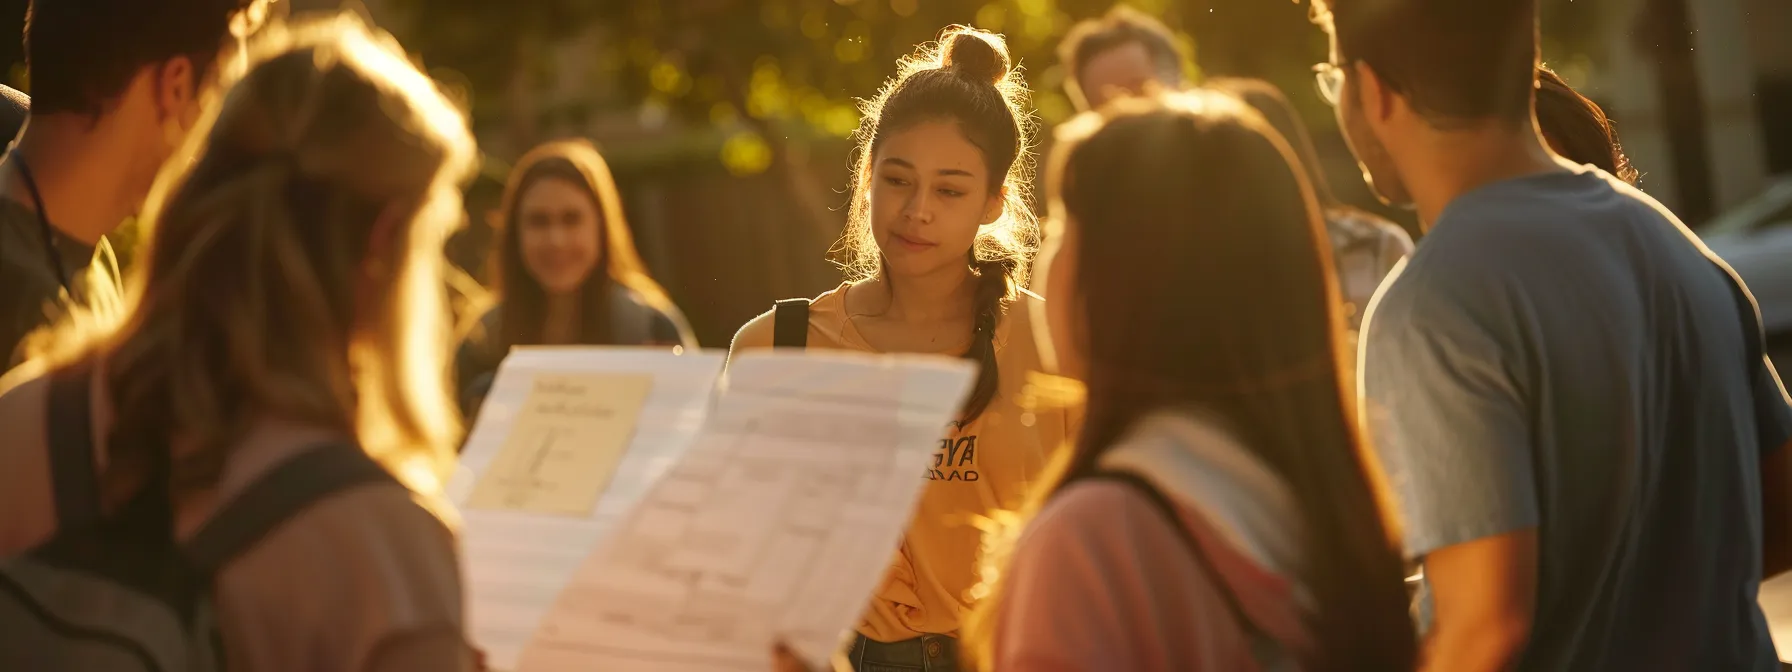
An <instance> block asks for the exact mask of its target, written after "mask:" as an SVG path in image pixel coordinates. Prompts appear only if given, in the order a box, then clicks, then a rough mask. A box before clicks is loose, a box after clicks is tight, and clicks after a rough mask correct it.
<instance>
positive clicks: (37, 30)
mask: <svg viewBox="0 0 1792 672" xmlns="http://www.w3.org/2000/svg"><path fill="white" fill-rule="evenodd" d="M269 1H270V0H155V1H153V2H146V1H144V0H32V2H31V5H30V8H29V10H28V11H27V14H26V18H25V60H26V66H27V67H28V68H29V70H30V76H31V106H32V113H33V124H32V126H33V127H34V128H36V127H49V126H61V127H64V128H57V129H51V128H45V133H46V134H53V135H56V136H59V137H61V138H67V137H70V136H75V137H83V136H84V137H89V138H93V139H94V140H95V142H96V143H97V144H103V145H104V147H105V148H106V149H107V150H108V151H110V152H111V159H112V161H114V162H117V163H122V164H125V166H124V169H125V171H126V172H128V173H129V178H130V179H129V181H130V182H132V184H131V185H130V190H131V191H132V192H133V194H134V195H135V196H136V198H137V199H138V200H141V198H142V196H143V195H145V194H147V193H148V191H149V186H150V183H151V182H153V181H154V178H155V174H156V171H157V170H159V169H160V167H161V165H162V163H163V162H164V161H165V160H166V159H167V158H168V157H169V156H171V155H172V154H173V153H174V151H175V149H176V148H177V147H178V146H179V145H180V144H181V143H182V142H183V141H184V140H185V138H186V135H187V132H188V131H189V130H191V129H192V128H193V127H194V125H195V124H196V122H197V121H198V118H199V113H200V109H201V107H202V106H203V102H204V100H205V99H206V97H207V96H208V95H209V94H211V93H213V92H214V91H215V88H216V85H217V83H218V81H219V78H220V72H221V71H222V70H224V69H225V68H224V66H225V65H226V63H225V62H224V59H225V58H227V57H231V55H232V54H238V53H240V47H241V41H242V38H243V36H244V35H245V34H246V33H247V32H248V30H249V28H250V27H251V25H252V23H253V20H258V19H259V16H260V15H261V14H263V13H265V10H266V7H267V6H268V3H269ZM81 129H84V130H85V131H86V132H85V133H84V134H83V133H75V132H71V130H81ZM30 133H32V131H29V130H28V131H27V134H30ZM27 148H28V152H30V151H41V152H51V153H55V152H59V151H60V150H59V149H58V148H56V147H46V148H36V147H32V146H31V143H27ZM71 149H72V148H71Z"/></svg>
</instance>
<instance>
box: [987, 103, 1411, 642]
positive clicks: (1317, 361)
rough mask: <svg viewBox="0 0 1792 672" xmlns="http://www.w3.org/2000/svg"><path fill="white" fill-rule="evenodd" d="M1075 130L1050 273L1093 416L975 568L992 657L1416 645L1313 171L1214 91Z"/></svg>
mask: <svg viewBox="0 0 1792 672" xmlns="http://www.w3.org/2000/svg"><path fill="white" fill-rule="evenodd" d="M1066 132H1067V137H1062V138H1060V142H1061V143H1062V144H1060V146H1059V148H1058V150H1057V151H1058V152H1060V153H1062V154H1061V157H1062V158H1061V160H1057V159H1055V160H1054V161H1053V165H1054V166H1061V167H1059V168H1057V169H1056V170H1057V172H1055V173H1054V174H1053V175H1051V176H1049V177H1048V180H1049V185H1050V188H1051V189H1052V192H1053V193H1052V194H1051V196H1052V197H1053V200H1054V203H1061V204H1062V208H1063V209H1062V211H1060V212H1057V213H1054V216H1053V218H1052V226H1053V227H1055V228H1054V230H1053V231H1051V232H1050V234H1049V235H1048V236H1047V237H1046V248H1047V249H1046V253H1045V255H1043V257H1042V259H1043V261H1042V263H1043V265H1044V268H1043V270H1042V271H1041V272H1042V274H1043V275H1042V277H1041V282H1042V283H1043V285H1044V288H1045V290H1046V292H1047V294H1048V296H1049V297H1050V298H1049V300H1048V302H1047V303H1046V314H1047V315H1048V316H1049V318H1050V319H1049V320H1048V322H1049V324H1050V329H1049V330H1048V331H1047V334H1048V335H1049V341H1050V347H1049V348H1047V349H1048V350H1050V351H1052V352H1054V353H1055V354H1056V357H1055V359H1056V362H1057V367H1058V372H1059V373H1062V374H1064V375H1068V376H1071V377H1074V378H1077V379H1080V380H1084V381H1086V383H1087V390H1088V393H1087V400H1086V403H1087V409H1086V416H1085V417H1086V420H1085V425H1084V427H1083V432H1082V434H1081V435H1080V436H1079V437H1078V439H1077V440H1076V444H1075V448H1074V449H1073V450H1072V451H1069V452H1067V453H1063V454H1060V456H1059V462H1058V470H1057V471H1056V472H1055V473H1052V474H1050V475H1048V476H1047V477H1045V478H1044V479H1042V480H1043V483H1042V486H1043V487H1042V488H1041V490H1040V491H1039V493H1038V495H1037V498H1036V500H1035V502H1034V509H1033V510H1034V512H1035V513H1034V514H1033V515H1032V517H1031V520H1030V521H1029V522H1028V523H1027V526H1026V530H1025V531H1024V532H1022V533H1021V534H1020V535H1019V537H1018V540H1017V541H1015V540H1010V541H1011V542H1014V545H1013V547H1012V548H1011V549H1005V550H1006V553H1005V554H1004V553H1002V552H998V554H997V558H998V560H997V561H996V564H995V567H994V568H993V570H994V571H986V574H994V575H995V576H997V577H999V581H998V582H997V584H996V586H995V590H994V592H993V593H992V597H990V598H989V601H987V602H986V603H985V606H984V609H985V611H984V612H983V613H981V614H980V618H979V619H978V620H977V624H976V626H975V627H974V628H973V629H972V632H973V633H974V638H973V639H972V640H971V641H972V642H973V644H974V645H975V653H976V656H977V658H978V659H979V660H980V661H981V663H982V667H983V669H993V670H1040V669H1057V670H1141V671H1146V670H1151V671H1163V672H1169V671H1171V670H1245V669H1272V670H1273V669H1311V670H1410V669H1413V664H1414V661H1415V659H1416V657H1417V654H1416V647H1415V636H1414V634H1413V631H1412V628H1411V625H1410V622H1409V621H1408V618H1407V607H1406V596H1405V589H1404V587H1403V585H1402V565H1401V561H1400V556H1399V553H1398V550H1397V549H1396V547H1395V542H1394V535H1393V533H1392V531H1391V530H1390V529H1389V528H1388V527H1387V526H1385V525H1384V524H1383V520H1384V516H1383V513H1382V511H1381V509H1380V508H1379V507H1378V506H1377V497H1378V495H1377V492H1376V488H1375V486H1374V484H1373V478H1372V477H1371V475H1370V470H1369V467H1368V466H1367V463H1366V462H1365V460H1364V458H1363V454H1364V451H1365V450H1366V447H1365V446H1364V445H1363V441H1362V434H1361V432H1360V431H1359V430H1358V427H1357V420H1356V415H1355V412H1354V405H1355V404H1354V399H1353V397H1352V395H1351V394H1350V393H1349V390H1350V388H1351V383H1350V382H1349V381H1348V379H1347V376H1348V375H1349V373H1348V371H1349V368H1350V367H1349V366H1348V360H1349V357H1350V355H1349V354H1348V352H1347V350H1346V349H1345V348H1344V347H1343V342H1344V340H1345V338H1346V336H1345V330H1344V328H1343V327H1344V317H1345V315H1344V311H1343V304H1342V302H1341V301H1340V297H1339V295H1338V293H1337V291H1336V290H1335V289H1334V286H1335V285H1334V284H1333V282H1332V281H1331V279H1330V278H1329V277H1328V274H1327V270H1328V269H1327V267H1326V263H1325V257H1326V255H1328V254H1329V251H1328V249H1327V248H1328V244H1327V241H1326V240H1325V238H1324V235H1325V234H1324V229H1323V228H1322V227H1321V225H1320V218H1321V216H1322V211H1321V209H1320V207H1319V202H1318V201H1317V200H1316V199H1315V198H1314V193H1313V190H1312V188H1311V187H1310V186H1309V185H1308V184H1307V183H1306V172H1305V170H1304V169H1303V168H1301V167H1299V166H1296V165H1292V163H1291V159H1292V158H1293V154H1292V153H1291V152H1290V151H1289V149H1288V147H1287V145H1286V144H1285V143H1284V142H1282V140H1281V139H1280V138H1279V137H1278V134H1277V133H1276V132H1275V130H1274V129H1273V128H1271V127H1270V126H1269V124H1267V123H1266V122H1264V121H1263V120H1262V118H1261V117H1260V116H1259V115H1258V114H1257V113H1255V112H1254V111H1252V110H1251V109H1250V108H1249V107H1247V106H1246V105H1244V104H1243V103H1242V102H1240V101H1238V100H1237V99H1235V98H1233V97H1231V96H1228V95H1225V94H1221V93H1215V92H1209V91H1204V90H1196V91H1193V92H1189V93H1185V94H1174V95H1168V96H1164V97H1162V98H1144V99H1137V100H1124V101H1118V102H1115V103H1114V104H1112V105H1109V106H1108V107H1105V108H1103V111H1102V112H1101V113H1099V116H1092V117H1091V118H1088V119H1086V120H1079V121H1078V122H1073V125H1072V126H1070V127H1067V129H1066ZM1163 222H1177V223H1178V225H1176V226H1162V223H1163ZM1244 277H1260V278H1263V280H1264V282H1265V284H1263V285H1261V286H1260V289H1259V290H1258V291H1254V292H1239V291H1237V289H1236V287H1235V283H1236V279H1237V278H1244ZM1191 344H1199V345H1195V346H1191ZM1002 557H1006V561H1007V562H1006V567H1002V566H1001V565H1002V563H1001V561H1000V558H1002Z"/></svg>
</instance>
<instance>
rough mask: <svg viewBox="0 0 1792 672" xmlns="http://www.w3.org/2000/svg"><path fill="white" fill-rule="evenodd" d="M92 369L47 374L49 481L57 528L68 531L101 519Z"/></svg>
mask: <svg viewBox="0 0 1792 672" xmlns="http://www.w3.org/2000/svg"><path fill="white" fill-rule="evenodd" d="M92 391H93V369H92V368H91V367H89V366H86V365H77V366H73V367H70V368H66V369H62V370H60V371H56V372H54V373H51V374H50V400H49V401H50V404H49V413H48V414H47V416H48V420H49V423H50V424H49V456H50V481H51V484H52V485H53V487H54V489H55V497H56V525H57V527H62V528H67V527H72V526H75V525H80V524H82V523H87V522H91V521H93V520H97V519H98V518H99V516H100V486H99V474H98V473H96V470H95V468H94V464H93V396H92Z"/></svg>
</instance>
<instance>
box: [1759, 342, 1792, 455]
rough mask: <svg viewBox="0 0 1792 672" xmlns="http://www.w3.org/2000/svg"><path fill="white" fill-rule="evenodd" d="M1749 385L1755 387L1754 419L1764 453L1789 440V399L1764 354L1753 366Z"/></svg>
mask: <svg viewBox="0 0 1792 672" xmlns="http://www.w3.org/2000/svg"><path fill="white" fill-rule="evenodd" d="M1751 384H1752V385H1753V386H1754V397H1755V421H1756V426H1757V427H1759V428H1760V434H1761V454H1762V455H1763V456H1765V455H1767V454H1768V453H1771V452H1773V451H1775V450H1779V449H1781V448H1784V447H1785V446H1786V444H1787V443H1788V442H1792V400H1789V399H1788V397H1787V395H1786V387H1785V385H1784V384H1782V383H1781V381H1780V377H1779V374H1778V373H1777V372H1775V371H1774V370H1773V362H1771V361H1769V360H1768V359H1767V358H1765V357H1763V358H1761V366H1759V367H1757V368H1756V369H1755V375H1754V380H1753V381H1751Z"/></svg>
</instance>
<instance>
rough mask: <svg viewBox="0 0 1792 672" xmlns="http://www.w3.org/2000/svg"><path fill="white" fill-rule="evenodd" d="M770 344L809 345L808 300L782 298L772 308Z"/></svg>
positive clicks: (780, 345) (783, 345) (784, 345)
mask: <svg viewBox="0 0 1792 672" xmlns="http://www.w3.org/2000/svg"><path fill="white" fill-rule="evenodd" d="M772 345H773V346H774V347H779V348H806V347H809V300H808V299H784V300H783V301H779V302H778V303H777V304H776V305H775V307H774V308H773V310H772Z"/></svg>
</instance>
